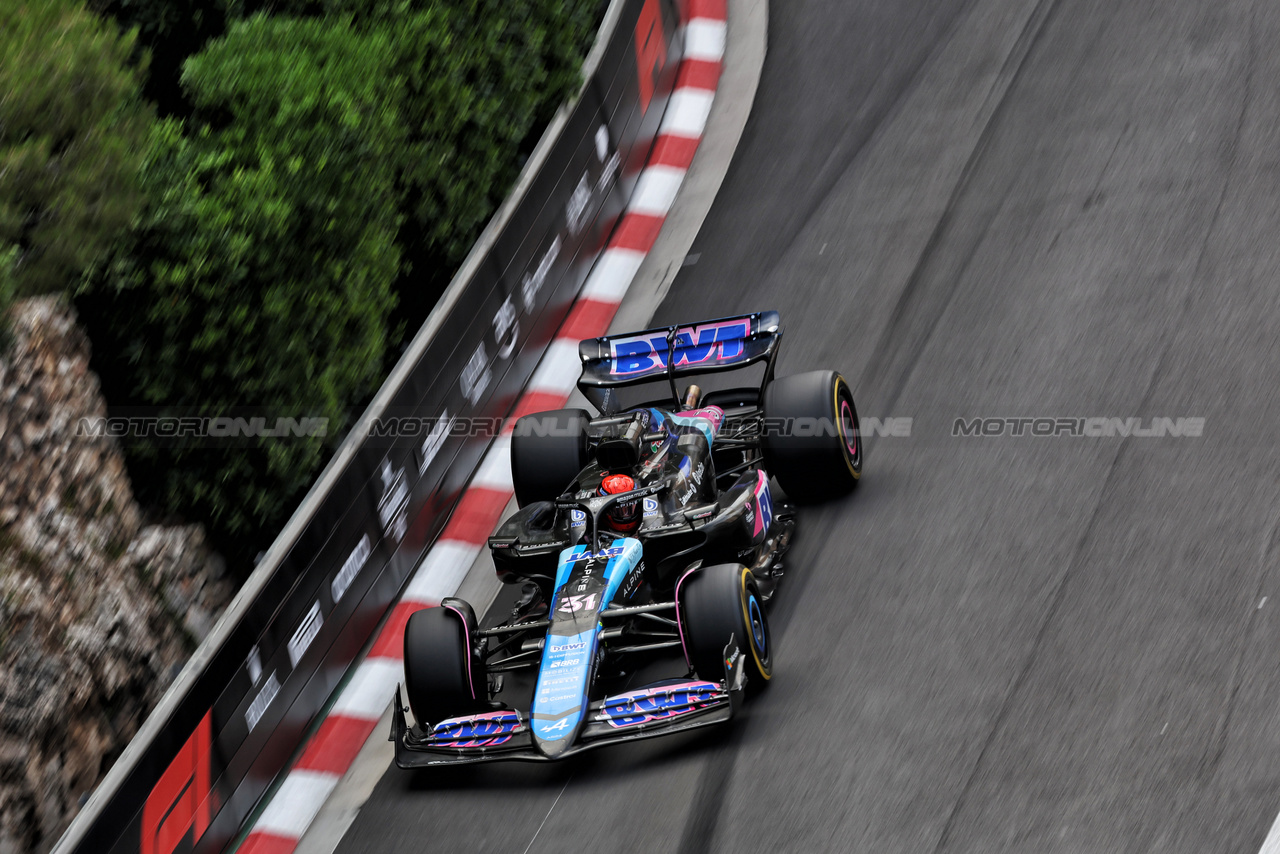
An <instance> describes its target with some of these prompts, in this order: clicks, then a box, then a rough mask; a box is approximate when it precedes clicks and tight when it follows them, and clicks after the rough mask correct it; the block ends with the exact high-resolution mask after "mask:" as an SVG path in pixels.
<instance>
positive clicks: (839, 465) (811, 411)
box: [764, 371, 862, 503]
mask: <svg viewBox="0 0 1280 854" xmlns="http://www.w3.org/2000/svg"><path fill="white" fill-rule="evenodd" d="M764 416H765V431H764V455H765V461H766V462H767V463H768V464H769V473H770V474H772V475H773V476H774V477H776V478H777V479H778V483H779V484H781V485H782V488H783V489H784V490H785V491H786V493H787V495H788V496H789V497H791V498H792V499H794V500H796V501H798V502H801V503H814V502H817V501H824V500H826V499H829V498H836V497H838V496H840V495H845V494H846V493H848V492H850V491H851V490H852V489H853V488H854V487H855V486H857V485H858V479H859V478H861V477H862V433H861V431H860V430H859V429H858V409H857V407H856V406H854V403H853V392H852V391H851V390H850V388H849V384H848V383H847V382H845V379H844V377H842V376H840V375H839V374H838V373H836V372H835V371H810V372H809V373H806V374H796V375H795V376H790V377H782V378H780V379H776V380H774V381H773V382H771V383H769V385H768V386H767V387H766V388H765V390H764Z"/></svg>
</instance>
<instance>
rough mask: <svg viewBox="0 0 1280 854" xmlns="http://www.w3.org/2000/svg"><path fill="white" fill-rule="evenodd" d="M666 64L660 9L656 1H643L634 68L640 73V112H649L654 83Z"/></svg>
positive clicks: (637, 23) (637, 22) (638, 24)
mask: <svg viewBox="0 0 1280 854" xmlns="http://www.w3.org/2000/svg"><path fill="white" fill-rule="evenodd" d="M666 64H667V43H666V42H665V41H663V38H662V8H661V6H660V5H659V4H658V0H645V4H644V8H643V9H641V10H640V20H638V21H636V66H637V67H638V68H639V73H640V112H641V113H647V112H649V102H650V101H652V100H653V89H654V86H655V85H656V83H655V82H654V81H655V79H656V78H657V76H658V73H659V72H660V71H662V69H663V67H664V66H666Z"/></svg>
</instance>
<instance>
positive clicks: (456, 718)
mask: <svg viewBox="0 0 1280 854" xmlns="http://www.w3.org/2000/svg"><path fill="white" fill-rule="evenodd" d="M781 338H782V329H781V328H780V326H779V318H778V314H777V312H761V313H757V314H751V315H747V316H744V317H733V318H728V319H724V320H714V321H708V322H705V323H699V324H695V325H691V326H678V327H669V328H666V329H652V330H647V331H645V332H638V333H633V334H628V335H622V336H614V337H609V338H596V339H592V340H588V341H583V342H582V343H581V345H580V347H579V354H580V356H581V359H582V365H583V369H582V375H581V378H580V379H579V381H578V388H579V390H580V391H581V392H582V393H583V395H584V396H585V397H586V398H587V400H588V401H589V402H590V403H591V404H592V405H593V406H595V407H596V409H597V410H598V411H599V413H600V414H599V416H598V417H594V418H593V417H592V416H591V415H590V414H589V413H587V412H586V411H585V410H581V409H565V410H558V411H555V412H544V413H539V414H536V415H529V416H525V417H524V418H521V419H520V420H519V421H518V422H517V424H516V427H515V430H514V432H513V434H512V440H511V472H512V477H513V480H514V485H515V493H516V500H517V502H518V503H519V506H520V509H519V510H518V511H517V512H516V513H515V514H514V515H513V516H512V517H511V518H510V519H508V520H507V521H506V522H505V523H504V524H503V525H502V526H501V527H500V528H499V530H498V531H497V533H496V534H495V535H494V536H492V537H490V539H489V547H490V549H491V551H492V554H493V559H494V564H495V566H496V568H497V572H498V575H499V577H500V578H501V579H502V580H503V581H506V582H509V583H513V584H520V585H522V588H521V594H520V597H519V601H518V603H517V605H516V607H515V608H514V609H513V610H512V612H511V616H510V618H509V619H508V620H507V621H506V622H504V623H502V624H501V625H497V626H495V627H492V628H487V629H482V628H480V627H479V625H478V623H477V620H476V615H475V613H474V611H473V610H472V608H471V606H470V605H468V604H467V603H466V602H464V601H462V600H460V599H445V600H444V601H443V602H442V603H441V607H439V608H428V609H426V610H423V611H418V612H417V613H415V614H413V616H412V617H411V618H410V619H409V622H408V625H407V626H406V629H405V636H404V644H405V649H404V666H405V685H404V689H405V692H406V694H407V699H408V703H409V706H408V709H406V708H405V707H404V706H403V701H402V698H401V694H400V689H399V688H397V690H396V701H395V708H394V714H393V722H392V734H391V738H392V740H393V741H394V742H395V751H396V764H397V765H399V766H400V767H401V768H416V767H424V766H435V765H452V764H461V763H470V762H480V761H486V760H494V759H521V760H550V759H559V758H563V757H566V756H570V755H572V754H575V753H579V752H581V751H583V750H588V749H590V748H594V747H598V746H601V745H605V744H615V743H618V742H623V741H631V740H635V739H641V738H648V737H652V736H658V735H666V734H669V733H674V732H679V731H683V730H688V729H692V728H695V727H702V726H708V725H711V724H717V723H721V722H723V721H727V720H728V719H729V718H730V717H731V716H732V715H733V713H734V711H735V710H736V709H737V708H738V706H739V704H740V703H741V701H742V698H743V695H744V691H745V689H746V687H747V686H752V687H761V686H763V685H764V684H766V683H767V682H768V681H769V679H770V677H771V676H772V669H773V640H772V638H771V637H770V634H769V623H768V619H767V617H766V608H765V605H766V603H767V602H768V601H769V599H770V598H771V597H772V596H773V594H774V592H775V590H776V588H777V585H778V580H779V579H780V578H781V576H782V562H781V558H782V556H783V554H784V553H785V552H786V550H787V547H788V546H789V545H790V543H791V538H792V535H793V533H794V531H795V511H794V508H793V506H792V504H791V501H796V502H799V503H806V502H812V501H819V500H823V499H827V498H833V497H837V496H839V495H841V494H844V493H847V492H849V491H850V490H852V489H853V487H854V486H855V485H856V484H857V482H858V478H859V477H860V475H861V473H862V439H861V436H860V434H859V429H858V416H857V410H856V409H855V407H854V402H853V395H852V392H851V391H850V389H849V385H848V384H847V383H846V382H845V380H844V378H843V377H841V376H840V375H839V374H837V373H835V372H834V371H815V372H812V373H805V374H799V375H796V376H789V377H781V378H777V379H775V378H774V365H775V362H776V361H777V357H778V349H779V343H780V341H781ZM746 371H755V372H757V373H758V374H759V376H758V377H757V378H756V379H757V381H756V382H754V383H750V384H748V385H743V384H742V374H743V373H744V372H746ZM691 375H697V377H698V380H699V382H701V383H705V384H706V385H707V386H708V389H707V390H706V391H704V390H703V389H702V388H700V387H699V386H698V385H690V386H688V387H687V388H686V389H685V391H684V393H683V394H680V393H679V392H678V380H680V379H682V378H685V377H689V376H691ZM712 386H714V388H712ZM770 475H772V476H773V478H774V479H775V480H776V481H777V483H778V484H779V485H780V486H781V487H782V489H783V490H785V493H786V495H787V498H785V499H784V498H782V497H780V496H776V495H775V494H774V490H773V488H772V487H771V483H770ZM676 655H679V656H680V657H679V659H675V660H676V661H678V665H676V666H675V670H676V672H675V673H674V674H673V676H672V678H669V679H660V680H658V681H656V682H653V683H652V684H647V685H644V686H643V687H638V688H628V686H627V684H626V682H627V679H628V678H630V677H632V676H633V675H634V673H635V672H636V671H635V668H636V667H637V666H638V665H637V662H638V661H641V660H649V661H650V662H652V661H653V660H654V659H655V658H657V657H661V656H666V657H667V658H669V659H672V658H674V656H676ZM519 671H532V672H536V682H535V683H534V685H533V696H532V701H531V702H530V704H529V705H528V707H527V711H526V710H524V709H519V708H511V707H509V706H508V705H507V704H506V703H504V702H498V701H495V700H492V699H491V697H493V696H494V695H496V694H498V693H499V692H503V687H504V679H505V678H506V676H507V674H515V673H517V672H519ZM409 710H411V711H412V712H413V717H414V718H415V719H416V723H415V724H414V725H412V726H409V725H407V722H406V718H405V712H406V711H409Z"/></svg>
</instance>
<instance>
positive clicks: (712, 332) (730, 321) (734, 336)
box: [579, 311, 781, 386]
mask: <svg viewBox="0 0 1280 854" xmlns="http://www.w3.org/2000/svg"><path fill="white" fill-rule="evenodd" d="M673 331H674V341H672V340H671V336H672V333H673ZM780 336H781V329H780V326H779V318H778V313H777V312H776V311H766V312H760V313H757V314H749V315H744V316H741V317H729V318H723V319H720V320H708V321H705V322H703V323H697V324H690V325H687V326H678V327H667V328H665V329H648V330H645V331H643V332H632V333H629V334H626V335H617V336H614V337H610V338H595V339H591V340H588V341H583V342H582V344H581V345H580V347H579V354H580V356H581V358H582V361H583V365H584V370H583V381H584V382H585V383H587V384H588V385H594V386H611V385H625V384H629V383H631V382H634V381H637V380H643V379H648V378H650V377H655V376H660V375H662V374H665V373H667V371H668V369H672V370H674V371H675V372H676V373H690V372H697V371H707V370H719V369H722V368H733V367H742V366H745V365H749V364H752V363H754V362H758V361H760V360H762V359H766V358H769V357H770V356H771V355H772V354H773V352H774V350H775V348H776V343H777V341H778V339H779V337H780ZM669 356H670V361H671V365H668V357H669Z"/></svg>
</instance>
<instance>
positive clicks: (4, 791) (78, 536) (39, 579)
mask: <svg viewBox="0 0 1280 854" xmlns="http://www.w3.org/2000/svg"><path fill="white" fill-rule="evenodd" d="M105 415H106V404H105V402H104V401H103V399H102V396H101V393H100V391H99V386H98V380H97V377H96V376H94V374H93V373H92V372H90V371H89V342H88V340H87V339H86V338H85V336H84V333H83V332H82V331H81V330H80V328H79V327H78V326H77V325H76V322H75V316H74V313H73V311H72V310H71V308H70V307H68V306H67V305H66V304H65V303H64V302H62V301H60V300H58V299H55V298H40V299H33V300H27V301H24V302H20V303H18V304H17V306H16V307H15V310H14V335H13V345H12V347H11V348H10V350H9V351H8V352H7V353H4V354H3V355H0V854H20V853H21V852H28V851H45V850H48V849H49V848H50V847H51V846H52V845H53V843H54V842H55V841H56V840H57V838H58V836H59V835H60V834H61V832H62V831H63V830H64V829H65V828H66V826H67V824H68V822H69V821H70V820H71V818H72V817H73V816H74V814H75V812H76V810H77V808H78V804H79V801H80V798H81V797H82V796H83V795H84V794H85V793H87V792H88V791H89V790H90V789H91V788H92V787H93V786H94V784H95V783H96V782H97V781H98V779H99V778H100V777H101V776H102V774H104V773H105V772H106V770H107V768H108V767H109V766H110V763H111V762H112V761H113V760H114V759H115V757H116V756H118V755H119V753H120V752H121V751H122V750H123V749H124V746H125V745H126V744H127V743H128V741H129V739H130V738H131V737H132V736H133V735H134V733H135V732H136V731H137V729H138V727H139V726H140V725H141V723H142V721H143V720H144V718H145V717H146V715H147V713H148V712H149V711H150V710H151V708H152V707H153V706H154V705H155V703H156V702H157V701H158V700H159V698H160V696H161V694H163V692H164V690H165V688H166V687H167V686H168V685H169V683H170V682H171V681H172V679H173V677H174V676H175V675H176V673H177V671H178V669H179V668H180V667H181V665H182V663H183V662H184V661H186V659H187V656H188V655H189V654H190V652H191V651H192V650H193V649H194V646H195V644H196V643H197V642H198V641H199V640H200V639H201V638H203V636H204V635H205V634H207V633H208V631H209V630H210V629H211V628H212V626H213V624H214V622H215V621H216V620H217V617H218V615H219V614H220V613H221V610H222V608H223V606H225V604H226V603H227V602H229V601H230V598H231V595H232V594H233V593H234V590H233V589H232V584H231V581H230V580H229V579H227V578H225V577H224V567H223V564H222V561H221V560H220V559H219V558H218V557H217V556H216V555H212V554H211V553H210V552H209V550H208V549H207V547H206V545H205V540H204V534H203V530H202V529H201V528H200V527H199V526H185V527H162V526H158V525H151V526H144V524H143V522H144V520H143V519H142V513H141V512H140V510H139V508H138V506H137V504H136V503H135V501H134V499H133V494H132V491H131V489H130V486H129V480H128V476H127V474H126V471H125V466H124V459H123V457H122V456H121V454H120V451H119V449H118V447H117V446H116V444H115V441H114V440H113V439H111V438H109V437H106V436H90V435H85V431H84V430H83V429H81V430H79V431H78V430H77V425H78V424H79V423H80V419H81V418H95V417H102V416H105ZM77 433H79V435H77Z"/></svg>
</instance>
